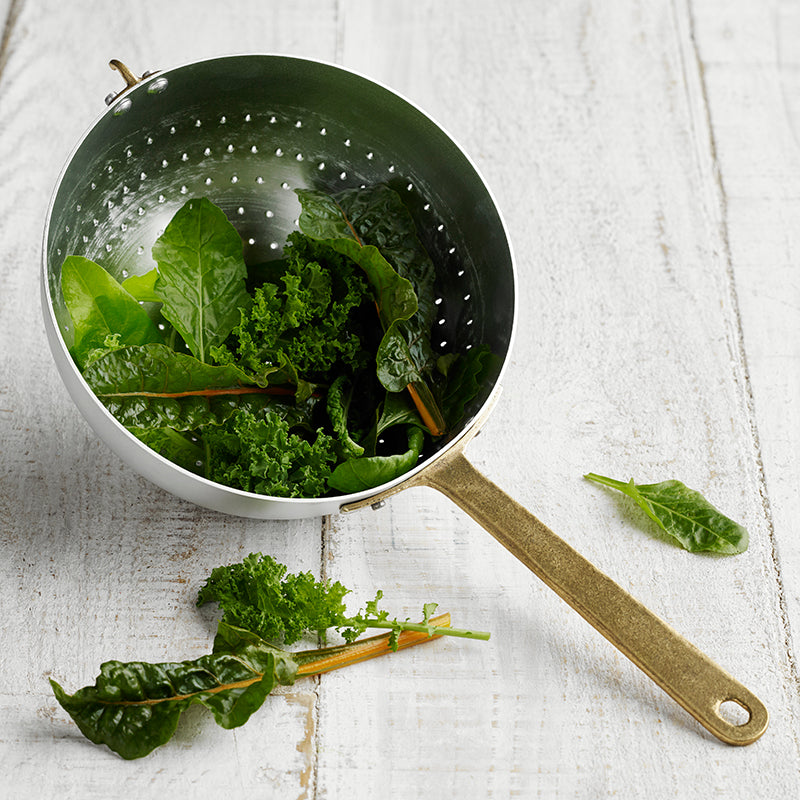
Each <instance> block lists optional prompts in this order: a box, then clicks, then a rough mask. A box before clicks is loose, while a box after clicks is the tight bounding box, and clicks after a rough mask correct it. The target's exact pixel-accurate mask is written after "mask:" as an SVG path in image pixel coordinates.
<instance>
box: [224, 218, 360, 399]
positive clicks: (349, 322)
mask: <svg viewBox="0 0 800 800" xmlns="http://www.w3.org/2000/svg"><path fill="white" fill-rule="evenodd" d="M285 256H286V265H285V269H284V270H283V272H282V274H281V275H280V278H279V282H276V283H265V284H263V285H262V286H259V287H256V288H255V290H254V292H253V304H252V307H250V308H248V309H244V310H242V313H241V320H240V322H239V324H238V325H237V326H235V327H234V329H233V336H232V342H229V343H228V344H227V345H226V346H224V347H218V348H215V349H214V351H213V355H214V357H215V359H216V360H217V361H218V362H219V363H235V364H238V365H240V366H241V367H242V368H243V369H246V370H248V371H249V372H252V373H254V374H255V375H256V376H257V378H258V380H259V382H261V383H266V382H269V383H273V384H274V383H285V382H289V383H292V382H294V380H295V378H294V375H295V374H296V375H298V376H303V377H304V378H305V379H307V380H309V381H311V382H315V381H316V382H323V383H326V382H329V381H330V379H331V376H332V375H333V373H334V372H337V371H341V370H345V371H346V372H347V373H350V374H352V373H354V372H356V371H358V370H359V369H362V368H363V367H365V366H366V365H367V364H368V363H369V358H370V357H369V355H368V352H367V344H366V342H365V341H364V339H365V336H366V335H368V329H367V330H365V325H364V322H365V320H366V319H369V317H368V315H366V314H363V313H362V306H363V305H364V304H365V302H366V303H369V302H370V294H369V288H368V286H367V283H366V281H365V280H364V278H363V277H362V276H361V275H360V274H359V273H358V272H357V268H356V266H355V265H354V264H353V263H352V262H351V261H350V260H349V259H348V258H346V257H345V256H343V255H340V254H339V253H336V252H335V251H334V250H332V249H331V248H329V247H326V246H325V245H323V244H320V243H318V242H314V241H312V240H311V239H309V238H308V237H306V236H303V235H302V234H300V233H297V232H295V233H293V234H290V236H289V239H288V246H287V247H286V250H285ZM287 365H290V367H289V368H287Z"/></svg>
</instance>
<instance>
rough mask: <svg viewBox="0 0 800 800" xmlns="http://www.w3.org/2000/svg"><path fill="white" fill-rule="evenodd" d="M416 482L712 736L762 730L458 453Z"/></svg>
mask: <svg viewBox="0 0 800 800" xmlns="http://www.w3.org/2000/svg"><path fill="white" fill-rule="evenodd" d="M415 478H416V480H415V481H414V482H415V483H416V484H417V485H420V484H424V485H427V486H430V487H431V488H434V489H437V490H438V491H440V492H442V493H443V494H445V495H447V496H448V497H450V498H451V499H452V500H453V501H454V502H455V503H457V504H458V505H459V506H460V507H461V508H462V509H463V510H464V511H466V512H467V513H468V514H469V515H470V516H471V517H472V518H473V519H475V521H476V522H478V523H480V525H482V526H483V527H484V528H486V530H488V531H489V532H490V533H491V534H492V535H493V536H494V537H495V538H496V539H497V540H498V541H499V542H500V543H501V544H502V545H503V546H504V547H506V548H507V549H508V550H510V551H511V553H513V554H514V555H515V556H516V557H517V558H518V559H519V560H520V561H522V562H523V563H524V564H525V565H527V566H528V567H529V568H530V569H531V570H532V571H533V572H534V573H535V574H536V575H538V576H539V577H540V578H541V579H542V580H543V581H544V582H545V583H546V584H547V585H548V586H549V587H550V588H551V589H553V590H554V591H555V592H556V593H557V594H558V595H559V596H560V597H562V598H563V599H564V600H566V602H567V603H569V605H571V606H572V607H573V608H574V609H575V610H576V611H577V612H578V613H579V614H580V615H581V616H582V617H583V618H584V619H586V620H587V621H588V622H589V623H590V624H591V625H592V626H594V627H595V628H596V629H597V630H598V631H600V633H602V634H603V636H605V637H606V638H607V639H608V640H609V641H610V642H611V643H612V644H614V645H615V646H616V647H617V648H619V650H620V651H621V652H622V653H623V654H624V655H626V656H627V657H628V658H629V659H630V660H631V661H633V663H634V664H636V665H637V666H638V667H639V668H640V669H642V670H643V671H644V672H645V673H646V674H647V675H648V676H649V677H650V678H652V679H653V680H654V681H655V682H656V683H657V684H658V685H659V686H660V687H661V688H662V689H664V691H666V692H667V693H668V694H669V695H670V696H671V697H672V698H673V699H675V700H676V701H677V702H678V703H679V704H680V705H681V706H683V708H685V709H686V710H687V711H688V712H689V713H690V714H691V715H692V716H693V717H694V718H695V719H696V720H697V721H698V722H700V724H701V725H703V726H705V727H706V728H707V729H708V730H709V731H710V732H711V733H713V734H714V736H716V737H717V738H719V739H721V740H722V741H723V742H726V743H727V744H733V745H745V744H751V743H752V742H754V741H756V739H758V738H759V737H760V736H761V734H762V733H764V731H765V730H766V729H767V724H768V722H769V714H768V712H767V709H766V708H765V706H764V704H763V703H762V702H761V701H760V700H759V699H758V698H757V697H756V696H755V695H754V694H753V693H752V692H750V691H749V690H748V689H747V688H745V687H744V686H743V685H742V684H741V683H739V681H737V680H736V679H734V678H733V677H731V676H730V675H729V674H728V673H727V672H725V671H724V670H723V669H722V668H721V667H719V666H717V665H716V664H715V663H714V662H713V661H712V660H711V659H710V658H708V656H706V655H705V654H703V653H702V652H700V650H698V649H697V648H696V647H695V646H694V645H692V644H691V643H690V642H688V641H687V640H686V639H684V638H683V637H682V636H681V635H680V634H678V633H677V632H676V631H674V630H673V629H672V628H671V627H670V626H669V625H667V624H666V623H665V622H664V621H663V620H661V619H659V618H658V617H657V616H656V615H655V614H653V613H652V612H651V611H649V610H648V609H647V608H645V607H644V606H643V605H642V604H641V603H640V602H639V601H638V600H635V599H634V598H633V597H631V596H630V595H629V594H628V593H627V592H626V591H624V590H623V589H622V588H621V587H620V586H618V585H617V584H616V583H614V581H612V580H611V579H610V578H609V577H608V576H606V575H604V574H603V573H602V572H600V570H598V569H597V568H596V567H595V566H594V565H592V564H591V563H590V562H589V561H587V560H586V559H585V558H584V557H583V556H581V555H580V554H579V553H577V552H576V551H575V550H573V549H572V547H570V546H569V545H568V544H567V543H566V542H564V541H563V540H562V539H560V538H559V537H558V536H556V535H555V534H554V533H553V532H552V531H551V530H550V529H549V528H548V527H547V526H546V525H544V524H543V523H542V522H540V521H539V520H538V519H536V517H534V516H533V514H531V513H530V512H529V511H527V510H526V509H525V508H523V507H522V506H521V505H520V504H519V503H517V502H515V501H514V500H512V499H511V498H510V497H508V496H507V495H506V494H505V493H504V492H503V491H502V490H501V489H499V488H498V487H497V486H496V485H495V484H494V483H492V482H491V481H490V480H488V479H487V478H486V477H484V476H483V475H482V474H481V473H480V472H478V470H476V469H475V468H474V467H473V466H472V464H470V462H469V461H468V460H467V459H466V457H465V456H464V454H463V452H462V449H461V448H455V449H454V450H451V451H448V452H447V453H445V454H443V455H442V456H441V457H440V458H437V459H436V460H434V461H433V462H432V463H431V464H430V465H429V466H428V467H426V468H425V469H424V470H422V472H420V473H419V474H418V475H417V476H415ZM728 701H732V702H733V703H735V704H737V705H739V706H740V707H741V708H743V709H744V710H745V711H746V712H747V714H748V719H747V721H746V722H744V723H743V724H741V725H737V724H734V723H733V722H730V721H728V720H726V719H725V718H724V717H723V716H722V715H721V714H720V706H721V704H722V703H726V702H728Z"/></svg>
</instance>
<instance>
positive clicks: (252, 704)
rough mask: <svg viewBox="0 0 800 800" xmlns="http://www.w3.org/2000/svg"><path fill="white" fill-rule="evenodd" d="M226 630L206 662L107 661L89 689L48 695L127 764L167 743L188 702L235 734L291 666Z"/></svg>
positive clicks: (288, 680)
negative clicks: (126, 761) (54, 698)
mask: <svg viewBox="0 0 800 800" xmlns="http://www.w3.org/2000/svg"><path fill="white" fill-rule="evenodd" d="M225 627H226V625H225V623H222V622H221V623H220V633H219V634H218V637H217V638H218V640H219V642H218V643H215V651H214V652H213V653H211V654H210V655H205V656H201V657H200V658H198V659H195V660H192V661H180V662H167V663H161V664H148V663H145V662H140V661H134V662H128V663H123V662H120V661H107V662H106V663H104V664H102V665H101V667H100V675H99V676H98V678H97V680H96V681H95V684H94V685H93V686H86V687H84V688H83V689H79V690H78V691H77V692H75V693H74V694H72V695H70V694H67V692H65V691H64V690H63V689H62V688H61V686H59V684H58V683H56V682H55V681H54V680H51V681H50V683H51V685H52V687H53V692H54V693H55V696H56V699H57V700H58V702H59V703H60V704H61V706H62V707H63V708H64V710H65V711H66V712H67V713H68V714H69V715H70V716H71V717H72V719H73V720H74V721H75V723H76V724H77V725H78V728H80V731H81V733H83V735H84V736H86V737H87V738H88V739H89V740H90V741H92V742H94V743H95V744H105V745H107V746H108V747H109V748H110V749H111V750H113V751H114V752H115V753H118V754H119V755H120V756H122V757H123V758H126V759H134V758H141V757H142V756H145V755H147V754H148V753H150V752H151V751H152V750H154V749H155V748H156V747H158V746H159V745H162V744H164V743H165V742H167V741H168V740H169V739H170V738H171V737H172V735H173V733H174V732H175V728H176V727H177V725H178V719H179V718H180V715H181V714H182V713H183V712H184V711H185V710H186V709H187V708H188V707H189V706H190V705H193V704H195V703H198V704H200V705H203V706H205V707H206V708H208V709H209V710H210V711H211V713H212V714H213V715H214V719H215V720H216V722H217V724H218V725H220V726H222V727H223V728H236V727H238V726H240V725H243V724H244V723H245V722H247V720H248V719H249V718H250V715H251V714H252V713H253V712H254V711H256V710H257V709H258V708H260V707H261V705H262V704H263V702H264V699H265V698H266V697H267V695H268V694H269V693H270V692H271V691H272V690H273V689H274V688H275V686H277V685H291V684H292V683H294V679H295V675H296V674H297V664H296V662H295V661H294V659H293V658H292V656H291V655H290V654H289V653H286V652H283V651H282V650H278V649H277V648H275V647H271V646H270V645H268V644H267V643H266V642H264V641H262V640H260V639H259V638H258V637H256V636H254V635H252V634H250V635H248V632H247V631H243V632H242V634H243V635H241V636H237V635H236V634H235V632H233V631H230V630H228V631H226V630H225ZM218 648H219V649H218Z"/></svg>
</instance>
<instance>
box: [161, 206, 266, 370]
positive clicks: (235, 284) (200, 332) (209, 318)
mask: <svg viewBox="0 0 800 800" xmlns="http://www.w3.org/2000/svg"><path fill="white" fill-rule="evenodd" d="M153 258H154V259H155V261H156V263H157V264H158V279H157V280H156V281H155V286H154V291H155V294H156V295H157V296H158V297H160V298H161V299H162V301H163V306H162V308H161V313H162V314H163V316H164V317H165V318H166V319H167V320H169V322H171V323H172V325H173V326H174V327H175V329H176V330H177V331H178V333H180V335H181V337H182V338H183V340H184V342H186V345H187V346H188V347H189V350H190V351H191V352H192V354H193V355H194V356H195V357H196V358H198V359H199V360H200V361H207V360H208V357H209V352H210V348H211V347H213V346H214V345H219V344H221V343H222V342H224V341H225V339H226V338H227V337H228V334H229V333H230V331H231V330H232V328H233V327H234V325H236V323H237V322H238V321H239V316H240V312H239V309H240V308H246V307H247V306H248V305H249V303H250V296H249V295H248V293H247V291H246V289H245V279H246V277H247V267H246V266H245V263H244V258H243V256H242V240H241V239H240V238H239V234H238V233H237V231H236V229H235V228H234V227H233V225H231V223H230V222H229V221H228V218H227V217H226V216H225V213H224V212H223V211H222V210H221V209H219V208H217V206H215V205H213V204H212V203H211V202H210V201H209V200H207V199H205V198H200V199H199V200H198V199H193V200H189V201H188V202H187V203H186V204H185V205H184V206H183V207H182V208H180V209H179V210H178V212H177V213H176V214H175V216H174V217H173V218H172V220H171V221H170V223H169V225H167V227H166V230H165V231H164V233H163V234H162V235H161V236H160V237H159V239H158V240H157V241H156V243H155V244H154V245H153Z"/></svg>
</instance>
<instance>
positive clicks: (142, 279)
mask: <svg viewBox="0 0 800 800" xmlns="http://www.w3.org/2000/svg"><path fill="white" fill-rule="evenodd" d="M157 280H158V270H157V269H151V270H150V271H149V272H145V273H144V275H129V276H128V277H127V278H125V280H124V281H122V288H123V289H124V290H125V291H126V292H128V293H129V294H131V295H133V296H134V297H135V298H136V299H137V300H138V301H139V302H140V303H160V302H161V297H160V295H158V294H156V281H157Z"/></svg>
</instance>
